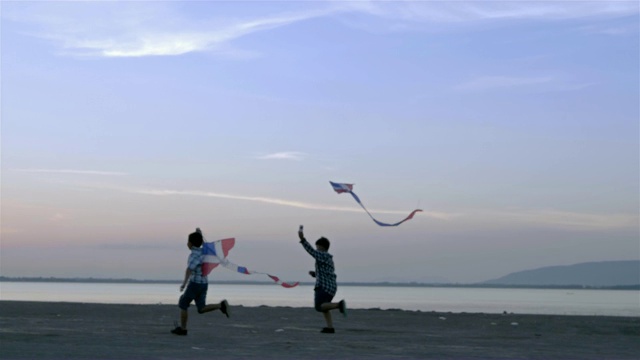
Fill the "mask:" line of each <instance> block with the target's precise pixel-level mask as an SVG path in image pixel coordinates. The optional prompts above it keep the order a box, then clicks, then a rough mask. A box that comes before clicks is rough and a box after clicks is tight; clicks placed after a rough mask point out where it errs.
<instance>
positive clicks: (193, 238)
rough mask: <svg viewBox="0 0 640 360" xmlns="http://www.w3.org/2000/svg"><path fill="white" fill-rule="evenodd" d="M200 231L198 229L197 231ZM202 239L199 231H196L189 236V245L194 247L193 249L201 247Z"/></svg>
mask: <svg viewBox="0 0 640 360" xmlns="http://www.w3.org/2000/svg"><path fill="white" fill-rule="evenodd" d="M198 230H200V229H198ZM203 241H204V240H203V237H202V233H201V232H200V231H196V232H194V233H191V234H189V242H190V243H191V245H193V246H195V247H200V246H202V242H203Z"/></svg>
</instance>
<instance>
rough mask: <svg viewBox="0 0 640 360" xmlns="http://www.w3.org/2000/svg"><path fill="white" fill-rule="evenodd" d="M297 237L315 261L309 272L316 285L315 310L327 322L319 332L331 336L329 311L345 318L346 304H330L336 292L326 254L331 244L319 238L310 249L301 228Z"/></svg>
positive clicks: (333, 331)
mask: <svg viewBox="0 0 640 360" xmlns="http://www.w3.org/2000/svg"><path fill="white" fill-rule="evenodd" d="M298 237H299V238H300V243H301V244H302V247H303V248H304V249H305V250H306V251H307V252H308V253H309V255H311V256H313V258H314V259H316V270H315V271H309V275H311V276H312V277H314V278H316V285H315V287H314V291H315V296H314V303H315V309H316V311H318V312H321V313H322V314H323V315H324V319H325V321H326V322H327V327H325V328H323V329H322V331H321V332H323V333H328V334H333V333H335V329H334V328H333V321H332V320H331V313H330V311H331V310H335V309H338V310H339V311H340V312H341V313H342V314H343V315H344V316H345V317H346V316H347V303H346V302H345V301H344V300H340V302H338V303H332V302H331V300H333V297H334V296H335V295H336V291H337V290H338V286H337V284H336V273H335V268H334V265H333V255H331V254H329V253H328V251H329V246H330V245H331V243H330V242H329V240H328V239H327V238H325V237H321V238H320V239H318V240H317V241H316V248H315V249H314V248H312V247H311V244H309V242H308V241H307V239H305V238H304V234H303V232H302V226H300V230H298Z"/></svg>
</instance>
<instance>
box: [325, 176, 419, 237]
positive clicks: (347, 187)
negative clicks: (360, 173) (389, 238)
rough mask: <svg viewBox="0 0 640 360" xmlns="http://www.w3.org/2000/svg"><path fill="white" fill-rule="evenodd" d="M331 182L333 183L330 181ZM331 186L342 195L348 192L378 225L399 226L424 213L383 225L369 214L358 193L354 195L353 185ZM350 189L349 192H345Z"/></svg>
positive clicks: (410, 215)
mask: <svg viewBox="0 0 640 360" xmlns="http://www.w3.org/2000/svg"><path fill="white" fill-rule="evenodd" d="M330 182H331V181H330ZM331 185H332V186H333V188H334V190H335V191H336V192H337V193H338V194H340V193H343V192H348V193H349V194H351V196H353V198H354V199H355V201H356V202H357V203H358V204H359V205H360V206H361V207H362V208H363V209H364V211H365V212H366V213H367V214H368V215H369V217H370V218H371V220H373V222H375V223H376V224H378V225H380V226H398V225H400V224H402V223H403V222H405V221H407V220H410V219H412V218H413V215H415V214H416V213H417V212H419V211H422V209H415V210H413V211H412V212H411V214H409V216H407V217H406V218H404V219H403V220H401V221H398V222H397V223H393V224H387V223H383V222H382V221H379V220H377V219H376V218H374V217H373V215H371V213H370V212H369V210H367V208H366V207H364V205H363V204H362V201H360V198H359V197H358V195H356V193H354V192H353V191H351V189H353V185H352V184H337V183H334V182H331ZM345 189H348V190H345Z"/></svg>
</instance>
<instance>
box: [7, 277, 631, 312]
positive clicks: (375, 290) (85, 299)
mask: <svg viewBox="0 0 640 360" xmlns="http://www.w3.org/2000/svg"><path fill="white" fill-rule="evenodd" d="M179 296H180V291H179V284H166V283H102V282H98V283H91V282H14V281H3V282H0V300H18V301H50V302H80V303H106V304H177V301H178V298H179ZM222 299H227V300H228V301H229V303H230V304H232V305H242V306H248V307H258V306H288V307H312V306H313V286H311V285H299V286H297V287H295V288H291V289H286V288H283V287H280V286H278V285H272V284H226V283H225V284H217V283H212V284H209V291H208V294H207V300H208V301H209V302H210V303H213V302H218V301H220V300H222ZM340 299H345V300H346V301H347V305H348V307H349V308H351V309H381V310H388V309H397V310H409V311H423V312H431V311H435V312H452V313H497V314H499V313H505V312H506V313H514V314H548V315H596V316H631V317H640V291H638V290H593V289H523V288H472V287H421V286H378V285H376V286H361V285H342V286H339V289H338V293H337V294H336V297H335V300H336V301H337V300H340Z"/></svg>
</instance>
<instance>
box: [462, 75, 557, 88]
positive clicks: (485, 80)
mask: <svg viewBox="0 0 640 360" xmlns="http://www.w3.org/2000/svg"><path fill="white" fill-rule="evenodd" d="M552 80H553V78H551V77H509V76H482V77H479V78H476V79H473V80H471V81H469V82H466V83H463V84H460V85H457V86H455V87H454V89H456V90H462V91H479V90H493V89H505V88H514V87H522V86H531V85H538V84H544V83H548V82H551V81H552Z"/></svg>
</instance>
